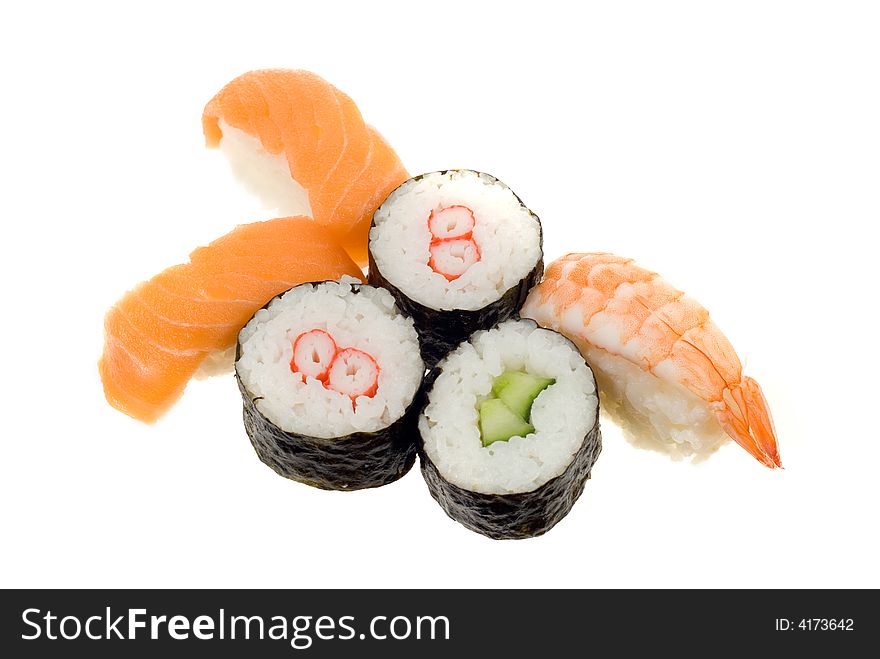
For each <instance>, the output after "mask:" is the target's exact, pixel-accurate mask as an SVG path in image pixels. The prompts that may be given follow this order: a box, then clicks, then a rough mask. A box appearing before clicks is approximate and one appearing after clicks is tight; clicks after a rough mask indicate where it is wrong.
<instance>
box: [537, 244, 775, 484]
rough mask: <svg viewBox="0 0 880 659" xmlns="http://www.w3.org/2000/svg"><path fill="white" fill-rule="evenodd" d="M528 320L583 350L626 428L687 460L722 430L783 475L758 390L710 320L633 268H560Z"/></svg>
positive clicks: (611, 261) (592, 262)
mask: <svg viewBox="0 0 880 659" xmlns="http://www.w3.org/2000/svg"><path fill="white" fill-rule="evenodd" d="M522 316H523V317H528V318H532V319H534V320H536V321H537V322H538V323H539V324H541V325H544V326H545V327H550V328H552V329H555V330H557V331H559V332H561V333H562V334H564V335H566V336H567V337H568V338H570V339H571V340H572V341H574V342H575V343H576V344H577V345H578V347H579V348H580V349H581V351H582V352H583V353H584V356H585V357H586V358H587V361H588V362H590V365H591V366H592V367H593V368H594V370H595V371H596V374H597V377H599V383H600V389H603V390H602V395H603V402H606V407H609V408H610V411H611V412H612V414H613V415H616V416H617V417H618V418H619V420H622V421H623V422H624V423H625V424H626V425H627V426H633V425H636V426H638V427H639V431H640V432H641V433H645V432H648V433H651V434H653V439H655V440H660V441H665V442H666V443H667V444H669V443H671V444H672V445H673V446H675V448H676V449H677V452H679V453H683V454H688V453H690V454H693V453H699V452H700V451H701V450H705V449H706V448H712V447H713V446H714V444H713V441H714V440H712V439H711V435H712V433H713V432H714V431H718V430H723V431H724V432H725V433H726V434H727V435H728V436H730V437H731V438H732V439H733V440H734V441H735V442H736V443H737V444H739V445H740V446H742V447H743V448H744V449H745V450H746V451H748V452H749V453H750V454H751V455H752V456H754V457H755V458H756V459H757V460H759V461H760V462H761V463H762V464H764V465H766V466H767V467H770V468H775V467H781V466H782V463H781V461H780V458H779V448H778V446H777V441H776V430H775V428H774V426H773V420H772V418H771V416H770V410H769V408H768V406H767V401H766V399H765V398H764V394H763V393H762V391H761V387H760V386H758V383H757V382H756V381H755V380H753V379H752V378H749V377H744V376H743V374H742V365H741V364H740V361H739V358H738V357H737V355H736V352H735V351H734V349H733V347H732V346H731V345H730V342H729V341H728V340H727V338H726V337H725V336H724V334H722V333H721V330H719V329H718V327H717V326H716V325H715V323H713V322H712V320H711V318H709V312H708V311H706V309H705V308H703V307H702V306H701V305H700V304H699V303H697V302H696V301H695V300H692V299H691V298H689V297H687V296H685V295H684V294H683V293H682V292H681V291H679V290H677V289H675V288H673V287H672V286H670V285H669V284H668V283H667V282H666V281H664V280H663V279H662V278H661V277H660V276H659V275H657V274H656V273H654V272H651V271H649V270H645V269H644V268H641V267H639V266H638V265H636V264H635V263H634V262H633V260H632V259H628V258H624V257H620V256H615V255H613V254H604V253H595V254H568V255H567V256H564V257H562V258H561V259H558V260H557V261H554V262H553V263H552V264H551V265H550V266H549V267H548V268H547V271H546V274H545V277H544V281H543V282H542V283H541V284H539V285H538V286H536V287H535V288H534V289H533V290H532V292H531V294H530V295H529V297H528V299H527V300H526V303H525V305H524V306H523V309H522ZM603 382H604V383H605V384H606V386H605V387H604V388H603V387H601V385H602V384H603ZM713 417H714V420H713ZM719 434H720V433H719ZM707 438H708V439H707Z"/></svg>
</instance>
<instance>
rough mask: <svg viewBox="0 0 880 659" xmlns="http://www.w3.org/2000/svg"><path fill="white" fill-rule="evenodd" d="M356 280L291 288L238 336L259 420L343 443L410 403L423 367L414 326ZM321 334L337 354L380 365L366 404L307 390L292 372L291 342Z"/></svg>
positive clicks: (387, 298) (387, 299) (316, 388)
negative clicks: (350, 351)
mask: <svg viewBox="0 0 880 659" xmlns="http://www.w3.org/2000/svg"><path fill="white" fill-rule="evenodd" d="M355 281H356V280H355V279H352V278H350V277H343V278H342V279H341V280H340V282H327V283H322V284H317V285H312V284H304V285H302V286H297V287H295V288H293V289H291V290H289V291H288V292H287V293H285V294H284V295H282V296H281V297H280V298H276V299H275V300H274V301H273V302H272V303H271V304H270V305H269V307H268V308H266V309H261V310H260V311H258V312H257V314H256V315H255V316H254V318H253V319H251V321H250V322H249V323H248V324H247V325H246V326H245V327H244V329H243V330H242V331H241V334H240V335H239V340H240V342H241V357H240V358H239V360H238V362H237V363H236V372H237V373H238V376H239V378H241V381H242V384H243V385H244V386H245V388H246V390H247V391H248V392H249V393H250V394H251V396H252V397H253V398H260V400H257V402H256V406H257V409H259V410H260V412H261V413H262V414H263V415H264V416H265V417H266V418H268V419H269V420H270V421H272V423H274V424H275V425H276V426H278V427H279V428H281V429H282V430H285V431H287V432H295V433H299V434H303V435H310V436H312V437H324V438H330V437H341V436H343V435H348V434H350V433H353V432H375V431H377V430H380V429H382V428H385V427H387V426H388V425H390V424H391V423H393V422H394V421H396V420H397V419H399V418H400V417H401V416H403V413H404V412H405V411H406V408H407V406H408V405H409V404H410V403H411V402H412V400H413V398H414V396H415V394H416V391H417V390H418V387H419V384H420V382H421V380H422V376H423V374H424V372H425V365H424V363H423V362H422V359H421V357H420V356H419V343H418V337H417V335H416V331H415V329H414V327H413V322H412V320H411V319H410V318H408V317H406V316H404V315H402V314H401V313H399V311H398V310H397V307H396V306H395V304H394V298H392V297H391V294H390V293H388V291H386V290H384V289H381V288H374V287H372V286H361V287H360V292H358V293H357V294H355V293H352V292H351V288H350V286H349V284H350V283H352V282H355ZM312 329H322V330H324V331H326V332H328V333H329V334H330V335H331V336H332V337H333V339H334V340H335V341H336V345H337V346H338V347H339V348H340V349H342V348H356V349H358V350H363V351H364V352H366V353H368V354H369V355H371V356H372V357H373V359H375V360H376V363H377V364H378V365H379V369H380V372H379V386H378V390H377V392H376V395H375V396H373V397H372V398H370V397H367V396H360V397H358V398H357V399H356V401H355V402H356V406H355V409H352V404H351V400H350V399H349V398H348V397H347V396H344V395H342V394H340V393H337V392H335V391H332V390H330V389H326V388H325V387H324V386H323V384H321V382H319V381H318V380H316V379H314V378H311V377H310V378H307V380H306V381H305V382H302V381H301V378H298V377H296V376H295V375H294V374H293V373H292V372H291V370H290V360H291V357H292V353H293V341H294V340H295V339H296V338H297V337H298V336H299V335H300V334H302V333H303V332H307V331H309V330H312Z"/></svg>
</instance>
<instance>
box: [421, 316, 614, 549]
mask: <svg viewBox="0 0 880 659" xmlns="http://www.w3.org/2000/svg"><path fill="white" fill-rule="evenodd" d="M430 378H431V379H432V380H433V382H432V383H431V384H430V388H429V389H428V392H427V395H426V401H425V405H424V408H423V410H422V413H421V415H420V417H419V433H420V435H421V443H420V450H419V457H420V459H421V468H422V475H423V476H424V477H425V481H426V482H427V484H428V489H429V491H430V492H431V495H432V496H433V497H434V499H435V500H436V501H437V502H438V503H439V504H440V505H441V506H442V508H443V510H445V511H446V513H447V514H448V515H449V516H450V517H451V518H452V519H454V520H456V521H457V522H460V523H461V524H463V525H464V526H466V527H467V528H469V529H471V530H472V531H476V532H477V533H482V534H483V535H486V536H488V537H490V538H495V539H516V538H530V537H534V536H537V535H541V534H543V533H546V532H547V531H549V530H550V529H551V528H553V526H554V525H556V523H558V522H559V521H560V520H561V519H562V518H563V517H565V515H567V514H568V512H569V510H571V507H572V506H573V505H574V502H575V501H577V499H578V497H579V496H580V495H581V492H583V489H584V485H585V484H586V482H587V479H588V478H589V477H590V470H591V469H592V467H593V463H594V462H595V461H596V458H597V457H598V455H599V451H600V450H601V437H600V433H599V399H598V397H597V395H596V382H595V379H594V377H593V372H592V370H591V369H590V367H589V366H588V365H587V363H586V362H585V361H584V358H583V357H582V356H581V354H580V352H578V349H577V348H576V347H575V346H574V344H572V343H571V342H570V341H569V340H568V339H566V338H565V337H563V336H562V335H561V334H558V333H556V332H554V331H552V330H546V329H542V328H539V327H538V326H537V324H536V323H535V322H533V321H531V320H508V321H506V322H504V323H501V324H500V325H498V326H497V327H495V328H493V329H491V330H484V331H480V332H477V333H475V334H474V335H473V336H472V337H471V338H470V340H469V341H467V342H465V343H462V344H461V345H460V346H459V347H458V348H456V349H455V350H454V351H453V352H451V353H450V354H449V355H448V356H447V357H446V358H445V359H443V360H442V361H441V362H440V363H439V364H438V366H437V367H436V369H434V371H432V373H431V375H430Z"/></svg>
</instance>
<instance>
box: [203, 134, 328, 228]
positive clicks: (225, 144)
mask: <svg viewBox="0 0 880 659" xmlns="http://www.w3.org/2000/svg"><path fill="white" fill-rule="evenodd" d="M217 125H218V126H219V128H220V131H221V132H222V133H223V136H222V137H221V138H220V151H222V152H223V154H224V155H225V156H226V158H227V159H228V160H229V164H230V166H231V167H232V173H233V174H234V175H235V177H236V178H237V179H238V180H239V182H240V183H241V184H242V186H244V188H245V190H247V191H248V192H250V193H251V194H253V195H255V196H256V197H257V198H259V199H260V201H261V202H262V203H263V206H265V207H266V208H267V209H270V210H272V211H273V212H275V213H276V214H277V215H279V216H290V215H308V216H309V217H311V216H312V209H311V206H310V204H309V193H308V191H307V190H306V189H305V188H304V187H303V186H301V185H300V184H299V183H298V182H297V181H296V180H295V179H294V178H293V177H292V176H291V175H290V166H289V165H288V162H287V158H286V157H285V156H284V155H283V154H272V153H269V152H268V151H266V149H265V148H264V147H263V144H262V142H260V140H259V139H258V138H256V137H254V136H253V135H250V134H248V133H246V132H244V131H242V130H239V129H238V128H234V127H232V126H230V125H229V124H227V123H226V122H225V121H223V120H222V119H220V120H219V121H218V122H217Z"/></svg>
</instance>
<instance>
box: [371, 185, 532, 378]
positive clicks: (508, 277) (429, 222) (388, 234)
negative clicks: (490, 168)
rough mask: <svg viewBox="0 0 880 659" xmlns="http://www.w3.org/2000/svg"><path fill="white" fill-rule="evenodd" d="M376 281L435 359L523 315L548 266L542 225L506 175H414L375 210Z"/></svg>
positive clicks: (426, 352)
mask: <svg viewBox="0 0 880 659" xmlns="http://www.w3.org/2000/svg"><path fill="white" fill-rule="evenodd" d="M369 262H370V272H369V281H370V283H371V284H374V285H377V286H384V287H385V288H387V289H388V290H389V291H391V294H392V295H394V298H395V299H396V300H397V304H398V306H399V307H400V308H401V309H403V310H404V311H405V312H406V313H407V314H409V315H410V316H412V318H413V320H414V321H415V326H416V330H417V331H418V333H419V337H420V339H421V343H422V356H423V358H424V359H425V362H426V363H427V364H428V366H429V367H430V366H433V365H434V364H435V363H437V361H439V360H440V359H441V358H442V357H443V356H444V355H445V354H446V353H447V352H449V351H450V350H452V349H453V348H454V347H455V346H457V345H458V344H459V343H460V342H461V341H464V340H465V339H467V338H468V337H469V336H470V335H471V334H472V333H473V332H475V331H477V330H480V329H485V328H487V327H492V326H493V325H495V324H496V323H499V322H501V321H503V320H506V319H507V318H510V317H512V316H514V315H516V313H517V311H518V310H519V308H520V307H521V306H522V303H523V302H524V301H525V299H526V295H527V294H528V292H529V289H531V288H532V286H534V285H535V284H537V283H538V281H540V279H541V275H542V273H543V271H544V262H543V253H542V250H541V224H540V221H539V220H538V217H537V216H536V215H535V214H534V213H532V212H531V211H530V210H529V209H528V208H526V206H525V205H524V204H523V203H522V201H520V199H519V197H517V196H516V195H515V194H514V193H513V192H512V191H511V190H510V188H508V187H507V186H506V185H504V183H502V182H501V181H499V180H498V179H496V178H495V177H494V176H490V175H489V174H483V173H480V172H474V171H471V170H466V169H457V170H450V171H445V172H434V173H431V174H422V175H421V176H416V177H415V178H412V179H410V180H408V181H406V182H405V183H403V184H402V185H401V186H400V187H398V188H397V189H396V190H394V192H392V193H391V194H390V195H389V196H388V198H387V199H386V200H385V201H384V202H383V203H382V205H381V206H380V207H379V209H378V210H377V211H376V213H375V214H374V215H373V223H372V227H371V229H370V243H369Z"/></svg>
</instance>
